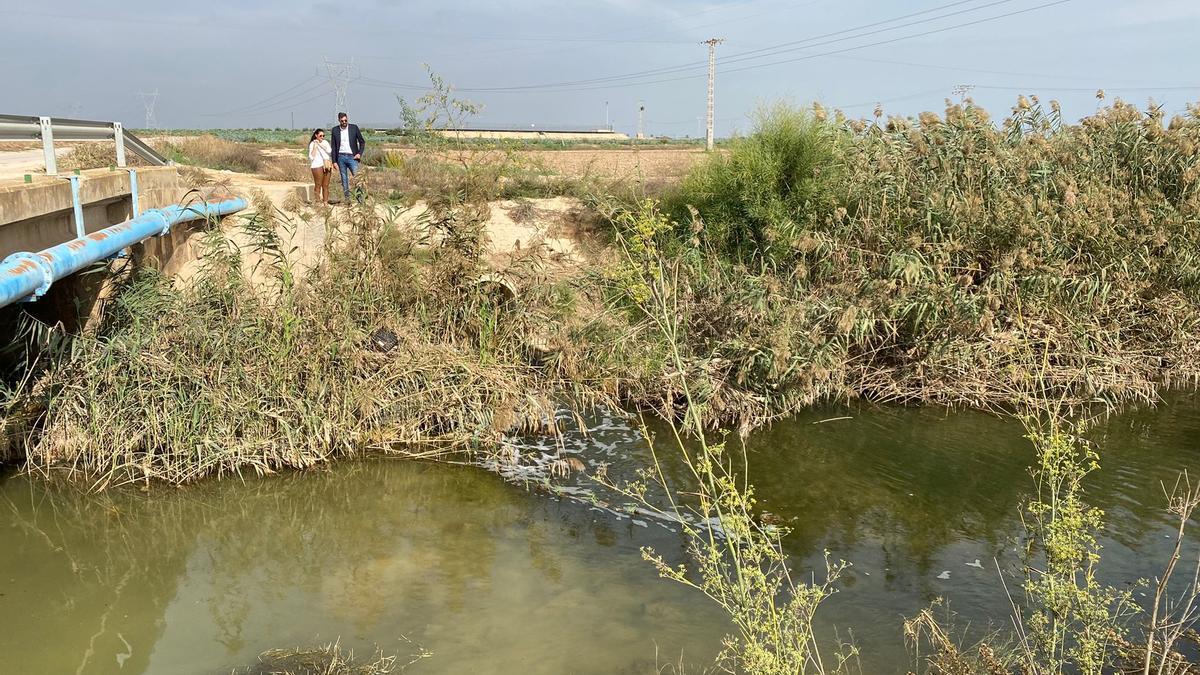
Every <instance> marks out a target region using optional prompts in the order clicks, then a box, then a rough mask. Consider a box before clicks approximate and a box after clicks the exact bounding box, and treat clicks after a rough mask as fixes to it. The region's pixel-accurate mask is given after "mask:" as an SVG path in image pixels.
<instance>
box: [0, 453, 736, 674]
mask: <svg viewBox="0 0 1200 675" xmlns="http://www.w3.org/2000/svg"><path fill="white" fill-rule="evenodd" d="M0 506H3V507H4V513H3V516H2V519H3V520H2V521H0V522H2V523H3V527H2V528H0V538H2V539H3V541H2V542H0V546H2V548H0V575H2V577H0V578H3V579H5V581H7V583H6V584H5V589H4V591H3V594H2V595H0V617H3V622H4V625H5V630H4V631H0V650H3V653H4V654H5V666H4V670H5V671H6V672H28V673H72V672H87V673H118V672H120V673H197V672H228V670H229V669H230V668H232V667H233V666H235V665H239V664H244V663H249V662H252V661H253V660H254V659H255V658H256V656H257V655H258V654H259V653H260V652H261V651H263V650H265V649H268V648H272V647H287V646H294V645H309V644H313V643H314V642H319V641H322V640H333V639H335V638H338V637H339V636H340V638H341V641H342V644H343V646H348V647H356V648H358V651H360V652H369V651H370V647H372V646H373V645H375V644H379V645H380V646H382V647H383V648H385V649H387V650H390V651H394V652H401V653H409V652H407V651H405V650H411V648H410V647H409V645H407V644H406V643H404V642H403V641H402V640H401V639H400V638H401V635H404V636H407V638H408V639H410V640H412V641H413V642H414V643H417V644H420V645H422V646H424V647H426V648H427V649H429V650H431V651H433V652H434V657H433V658H434V660H433V661H427V662H425V663H428V664H431V665H429V666H428V667H427V669H426V672H467V671H469V670H472V669H474V670H477V671H480V672H505V673H526V672H529V673H566V672H575V673H613V672H630V673H635V672H636V673H643V672H654V661H655V649H656V645H657V647H658V649H659V653H661V654H663V656H662V659H663V660H664V661H666V660H668V659H669V658H671V656H672V655H674V656H675V657H678V655H679V653H680V652H681V651H682V652H683V653H685V654H687V655H688V656H689V657H694V658H697V659H700V660H705V659H709V658H711V657H712V655H713V653H714V652H715V649H714V645H715V644H716V640H717V639H718V638H719V636H720V634H721V631H722V627H721V624H720V621H719V616H718V615H717V614H716V612H715V611H713V610H712V609H711V608H710V607H708V606H707V605H705V604H703V603H702V602H700V601H699V599H698V598H695V597H693V596H691V594H689V593H686V592H685V591H684V589H681V588H676V587H674V586H671V585H669V584H665V583H662V582H661V581H659V580H658V579H657V578H656V577H655V574H654V573H653V571H652V570H650V569H649V568H648V567H647V566H646V565H645V564H644V563H642V562H641V560H640V558H639V555H638V552H637V545H638V543H637V542H636V541H634V540H633V538H632V536H631V527H630V526H629V525H628V524H625V525H622V524H619V523H614V522H609V521H607V520H605V519H601V518H597V519H596V520H595V522H593V518H592V516H593V515H598V514H594V513H593V512H583V513H581V509H578V508H577V507H575V506H573V505H572V506H570V507H569V508H568V509H563V508H562V507H561V506H560V505H559V504H558V503H556V502H554V501H553V500H547V499H546V498H545V497H541V496H538V495H533V494H528V493H526V492H524V491H521V490H519V489H515V488H513V487H512V486H510V485H506V484H504V483H502V482H500V481H498V480H497V479H496V478H495V477H494V476H491V475H488V474H485V473H484V472H482V471H478V470H469V469H462V468H456V467H446V466H436V465H420V464H414V463H409V462H401V461H387V460H379V461H370V462H362V463H357V464H353V465H342V466H339V467H337V468H336V469H335V470H333V471H331V472H328V473H313V474H306V475H299V476H291V477H277V478H273V479H267V480H264V481H258V480H255V481H249V482H248V484H246V485H242V484H239V483H236V482H234V481H226V482H222V483H210V484H206V485H201V486H198V487H193V488H187V489H183V490H157V489H156V490H155V491H154V494H152V495H150V496H149V497H147V496H146V495H142V494H138V493H129V492H123V493H112V494H106V495H101V496H94V495H92V496H88V495H81V494H79V493H77V492H75V491H73V490H72V489H71V488H69V487H65V486H61V485H46V484H44V483H40V482H38V481H36V480H34V481H31V480H28V479H25V478H20V477H15V478H10V479H8V480H7V482H6V483H5V484H4V486H3V496H2V497H0ZM635 529H638V530H640V529H641V528H635ZM122 663H123V664H124V667H122V665H121V664H122ZM481 667H482V670H480V668H481Z"/></svg>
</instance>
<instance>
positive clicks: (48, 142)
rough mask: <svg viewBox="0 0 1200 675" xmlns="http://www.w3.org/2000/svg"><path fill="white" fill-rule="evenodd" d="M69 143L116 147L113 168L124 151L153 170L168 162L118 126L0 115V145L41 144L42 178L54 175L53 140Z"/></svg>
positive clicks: (120, 160)
mask: <svg viewBox="0 0 1200 675" xmlns="http://www.w3.org/2000/svg"><path fill="white" fill-rule="evenodd" d="M55 138H59V139H61V140H69V141H107V140H110V139H111V140H112V141H114V142H115V143H116V146H117V166H120V167H124V166H125V165H126V163H125V150H126V149H127V148H128V149H129V150H132V151H133V153H134V154H136V155H137V156H139V157H141V158H142V159H144V160H146V161H147V162H149V163H150V164H152V165H154V166H166V165H168V164H170V163H171V162H170V161H169V160H168V159H167V158H166V157H163V156H162V155H160V154H158V152H156V151H155V150H154V148H152V147H150V146H149V145H148V144H147V143H146V142H145V141H143V140H142V139H140V138H138V137H137V136H134V135H133V134H131V133H129V132H128V131H125V128H124V127H123V126H121V123H120V122H100V121H96V120H75V119H67V118H63V117H31V116H25V115H0V141H29V140H39V139H40V140H41V141H42V153H43V154H44V155H45V158H46V174H47V175H49V176H56V175H58V162H57V160H56V158H55V156H54V139H55Z"/></svg>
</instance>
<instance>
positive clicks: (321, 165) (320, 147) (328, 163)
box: [308, 129, 333, 204]
mask: <svg viewBox="0 0 1200 675" xmlns="http://www.w3.org/2000/svg"><path fill="white" fill-rule="evenodd" d="M331 152H332V150H331V149H330V147H329V141H326V140H325V130H324V129H317V130H316V131H314V132H313V133H312V138H310V139H309V140H308V160H309V164H308V165H309V167H311V168H312V175H313V184H314V185H315V186H316V195H315V199H316V202H317V203H318V204H321V203H325V204H328V203H329V174H330V172H331V171H332V170H333V160H332V157H331V155H330V153H331Z"/></svg>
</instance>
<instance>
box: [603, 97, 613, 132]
mask: <svg viewBox="0 0 1200 675" xmlns="http://www.w3.org/2000/svg"><path fill="white" fill-rule="evenodd" d="M604 128H605V129H608V130H609V131H612V122H610V121H609V117H608V101H605V102H604Z"/></svg>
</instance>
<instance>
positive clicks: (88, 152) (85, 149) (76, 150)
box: [58, 142, 146, 171]
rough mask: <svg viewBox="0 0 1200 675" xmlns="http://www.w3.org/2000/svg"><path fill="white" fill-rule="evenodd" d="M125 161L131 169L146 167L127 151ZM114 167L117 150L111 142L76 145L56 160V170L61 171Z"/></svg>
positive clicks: (139, 158)
mask: <svg viewBox="0 0 1200 675" xmlns="http://www.w3.org/2000/svg"><path fill="white" fill-rule="evenodd" d="M125 161H126V163H127V164H128V165H129V166H131V167H138V166H146V162H145V160H143V159H142V158H141V157H138V156H137V155H136V154H134V153H133V152H131V151H129V150H128V149H127V150H126V152H125ZM116 165H117V149H116V147H115V146H114V145H113V144H112V143H111V142H108V143H105V142H96V143H77V144H75V145H74V146H73V147H72V148H71V152H69V153H67V155H66V156H65V157H62V158H60V159H59V160H58V168H59V169H60V170H63V171H74V170H76V169H79V170H83V169H103V168H105V167H115V166H116Z"/></svg>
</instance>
